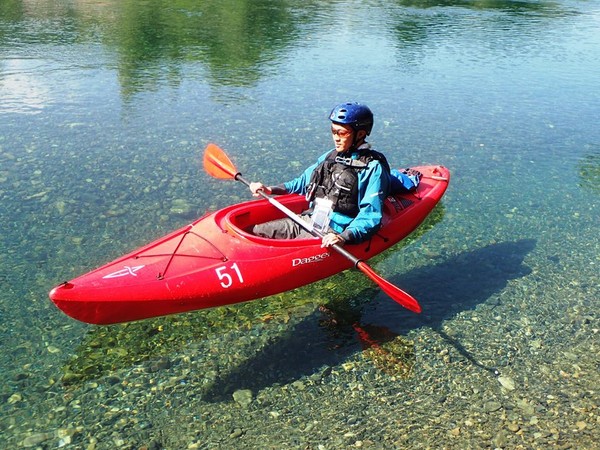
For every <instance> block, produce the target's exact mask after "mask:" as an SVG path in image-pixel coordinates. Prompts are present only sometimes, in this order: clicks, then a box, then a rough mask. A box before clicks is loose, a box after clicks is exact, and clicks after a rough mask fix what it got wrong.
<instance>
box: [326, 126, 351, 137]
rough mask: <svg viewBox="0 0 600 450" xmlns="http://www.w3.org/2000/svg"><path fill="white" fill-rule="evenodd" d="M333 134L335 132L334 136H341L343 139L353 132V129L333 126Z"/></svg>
mask: <svg viewBox="0 0 600 450" xmlns="http://www.w3.org/2000/svg"><path fill="white" fill-rule="evenodd" d="M331 134H333V135H334V136H339V137H341V138H342V139H344V138H347V137H348V136H350V135H351V134H352V130H346V129H345V128H340V129H339V130H336V129H335V128H333V127H332V128H331Z"/></svg>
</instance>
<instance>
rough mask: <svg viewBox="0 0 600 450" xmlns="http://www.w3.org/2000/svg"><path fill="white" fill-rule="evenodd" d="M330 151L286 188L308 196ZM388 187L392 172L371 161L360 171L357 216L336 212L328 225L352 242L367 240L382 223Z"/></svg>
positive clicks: (355, 155)
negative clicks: (312, 180) (316, 172)
mask: <svg viewBox="0 0 600 450" xmlns="http://www.w3.org/2000/svg"><path fill="white" fill-rule="evenodd" d="M367 145H368V144H367ZM362 148H364V147H362ZM330 153H331V150H329V151H327V152H325V153H324V154H323V155H321V156H320V157H319V158H318V159H317V161H316V162H315V163H314V164H312V165H311V166H309V167H308V168H307V169H306V170H305V171H304V172H303V173H302V175H300V176H299V177H298V178H295V179H293V180H290V181H288V182H286V183H284V187H285V189H286V191H288V192H290V193H296V194H302V195H305V194H306V189H307V187H308V184H309V182H310V178H311V175H312V172H313V171H314V170H315V169H316V168H317V166H318V165H319V164H321V163H322V162H323V161H324V160H325V158H327V155H329V154H330ZM351 157H352V158H354V159H356V158H358V153H353V154H352V155H351ZM389 189H390V176H389V174H388V173H387V171H386V170H385V169H384V168H383V166H382V165H381V163H380V162H379V161H377V160H373V161H371V162H370V163H369V165H368V166H367V167H366V168H365V169H362V170H359V171H358V204H359V212H358V215H357V216H356V217H349V216H346V215H344V214H340V213H337V212H333V213H332V214H331V221H330V223H329V226H330V227H331V228H332V229H333V230H334V231H335V232H337V233H340V234H341V236H342V237H343V238H344V239H345V240H346V241H347V242H349V243H358V242H362V241H364V240H366V239H368V238H369V237H371V236H372V235H373V234H375V232H377V230H378V229H379V227H380V226H381V219H382V217H383V201H384V200H385V198H386V197H387V195H388V193H389Z"/></svg>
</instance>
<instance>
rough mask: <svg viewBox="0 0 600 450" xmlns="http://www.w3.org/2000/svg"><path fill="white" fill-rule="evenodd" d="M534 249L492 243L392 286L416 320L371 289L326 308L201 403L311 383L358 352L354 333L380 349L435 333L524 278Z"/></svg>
mask: <svg viewBox="0 0 600 450" xmlns="http://www.w3.org/2000/svg"><path fill="white" fill-rule="evenodd" d="M534 247H535V240H533V239H527V240H520V241H516V242H503V243H499V244H493V245H489V246H486V247H483V248H481V249H478V250H474V251H471V252H467V253H462V254H460V255H457V256H455V257H452V258H450V259H447V260H445V261H444V262H442V263H440V264H436V265H431V266H427V267H423V268H420V269H416V270H413V271H411V272H408V273H406V274H403V275H402V276H398V277H394V278H393V279H391V280H390V281H392V282H393V283H395V284H397V285H398V286H402V288H403V289H405V290H407V291H408V292H410V293H411V294H413V295H414V296H415V297H416V298H418V299H419V301H420V303H421V306H422V307H423V311H424V312H423V313H422V314H420V315H418V314H413V313H411V312H409V311H405V310H402V309H401V307H400V306H399V305H397V304H396V303H395V302H393V301H392V300H391V299H389V298H388V297H386V296H385V295H383V294H381V295H378V294H376V291H375V289H366V290H364V291H362V292H360V293H358V294H357V295H356V296H354V297H353V298H352V299H348V298H346V299H344V302H345V304H346V305H348V304H353V305H356V306H354V307H348V306H346V307H342V309H341V310H336V307H335V302H333V303H332V304H331V305H327V309H325V310H323V309H320V310H317V311H315V312H314V313H313V314H311V315H309V316H308V317H306V318H305V319H304V320H303V321H302V322H300V323H298V324H297V325H296V326H294V327H293V328H291V329H290V330H289V332H288V333H286V334H285V335H284V336H278V338H276V339H275V340H273V341H272V342H271V343H269V344H268V345H266V346H265V347H263V348H262V349H261V350H260V352H259V353H257V354H256V355H255V356H254V357H250V358H249V359H248V360H246V361H245V362H244V363H243V364H241V365H239V366H237V367H234V368H232V369H231V370H229V371H227V372H226V373H223V374H222V375H221V376H219V377H217V379H216V380H215V382H214V383H213V384H212V385H211V386H210V387H209V389H208V390H207V392H206V394H205V396H204V397H205V400H207V401H210V402H219V401H230V400H231V398H232V394H233V392H234V391H236V390H239V389H250V390H251V391H252V392H253V393H254V394H256V393H257V392H259V391H260V390H262V389H264V388H266V387H269V386H273V385H281V384H287V383H290V382H293V381H295V380H298V379H300V378H301V377H303V376H309V377H310V378H311V379H313V380H316V381H318V380H319V379H320V378H321V377H323V376H326V375H327V374H328V373H329V368H330V367H332V366H335V365H337V364H340V363H342V362H344V361H345V360H347V359H348V358H349V357H350V356H351V355H353V354H355V353H356V352H358V351H360V350H361V349H362V348H364V347H365V341H364V336H361V333H360V330H383V331H384V333H383V334H377V339H382V340H383V341H384V342H385V340H391V339H393V338H394V337H395V336H397V335H399V334H404V333H406V332H407V331H408V330H410V329H415V328H419V327H422V326H429V327H432V328H434V329H440V325H441V323H442V322H443V321H444V320H446V319H449V318H450V317H452V316H454V315H455V314H457V313H458V312H460V311H465V310H469V309H473V308H474V307H475V306H476V305H478V304H480V303H484V302H486V301H488V299H490V297H492V296H493V295H494V294H496V293H498V292H500V291H501V290H502V289H504V287H505V286H506V285H507V283H508V281H509V280H512V279H516V278H521V277H523V276H526V275H528V274H529V273H530V272H531V271H530V269H529V268H528V267H526V266H524V265H523V260H524V258H525V256H526V255H527V254H528V253H529V252H530V251H532V250H533V248H534ZM374 297H376V298H375V300H374V301H369V299H373V298H374ZM494 301H496V300H494ZM357 331H359V333H357ZM384 342H380V343H384ZM361 344H362V345H361ZM453 345H457V343H454V344H453ZM458 345H459V344H458ZM457 350H459V351H461V349H460V348H457Z"/></svg>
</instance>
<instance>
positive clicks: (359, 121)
mask: <svg viewBox="0 0 600 450" xmlns="http://www.w3.org/2000/svg"><path fill="white" fill-rule="evenodd" d="M329 120H331V121H332V122H334V123H340V124H342V125H350V126H351V127H352V128H353V129H354V131H358V130H365V131H366V132H367V136H368V135H369V134H371V130H372V129H373V113H372V112H371V110H370V109H369V107H368V106H367V105H361V104H360V103H356V102H347V103H341V104H339V105H337V106H336V107H335V108H333V109H332V110H331V113H330V114H329Z"/></svg>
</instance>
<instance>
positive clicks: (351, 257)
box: [234, 173, 362, 270]
mask: <svg viewBox="0 0 600 450" xmlns="http://www.w3.org/2000/svg"><path fill="white" fill-rule="evenodd" d="M234 178H235V179H236V180H238V181H241V182H242V183H244V184H245V185H246V186H248V187H250V183H249V182H248V180H246V179H244V177H242V174H241V173H236V174H235V177H234ZM258 193H259V194H260V195H261V196H262V197H263V198H265V199H267V200H268V201H269V203H270V204H271V205H273V206H274V207H275V208H277V209H278V210H279V211H281V212H282V213H284V214H285V215H286V216H288V217H289V218H290V219H292V220H293V221H294V222H296V223H297V224H298V225H300V226H301V227H302V228H304V229H305V230H306V231H308V232H309V233H312V234H314V235H315V236H318V237H321V238H322V237H323V233H321V232H319V231H317V230H316V229H315V227H313V226H312V224H311V223H309V222H307V221H305V220H303V219H302V218H301V217H300V216H298V214H296V213H295V212H294V211H292V210H291V209H289V208H287V207H286V206H285V205H282V204H281V203H280V202H278V201H277V200H275V199H274V198H273V197H270V196H269V195H267V194H266V193H265V192H264V191H262V190H259V191H258ZM332 247H333V248H334V249H335V250H336V251H337V252H338V253H340V254H341V255H343V256H345V257H346V258H347V259H349V260H350V261H352V263H353V264H354V266H355V267H358V268H359V269H361V270H362V268H361V265H360V264H359V263H360V262H361V261H362V260H360V259H359V258H357V257H356V256H354V255H353V254H352V253H350V252H349V251H348V250H346V249H345V248H343V247H342V246H341V245H339V244H333V245H332Z"/></svg>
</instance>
